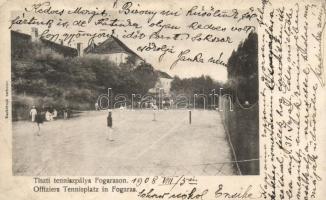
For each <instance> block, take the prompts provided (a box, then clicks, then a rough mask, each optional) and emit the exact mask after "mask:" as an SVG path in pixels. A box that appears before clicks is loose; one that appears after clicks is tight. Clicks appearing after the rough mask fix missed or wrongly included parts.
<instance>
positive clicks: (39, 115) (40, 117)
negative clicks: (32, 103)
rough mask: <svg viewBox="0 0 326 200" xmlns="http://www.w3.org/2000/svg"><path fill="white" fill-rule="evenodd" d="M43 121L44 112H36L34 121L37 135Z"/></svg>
mask: <svg viewBox="0 0 326 200" xmlns="http://www.w3.org/2000/svg"><path fill="white" fill-rule="evenodd" d="M43 121H44V113H43V112H42V111H41V112H37V114H36V116H35V122H36V123H37V127H38V131H37V135H38V136H40V132H41V126H40V125H41V124H43Z"/></svg>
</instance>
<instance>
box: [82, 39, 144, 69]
mask: <svg viewBox="0 0 326 200" xmlns="http://www.w3.org/2000/svg"><path fill="white" fill-rule="evenodd" d="M84 53H85V54H89V55H92V56H95V57H99V58H101V59H103V58H104V59H108V60H110V61H111V62H114V63H115V64H116V65H120V64H123V63H126V62H127V60H128V57H131V58H133V65H134V66H137V65H139V64H140V63H141V62H143V61H144V60H143V59H142V58H141V57H140V56H138V55H137V54H136V53H135V52H134V51H132V50H131V49H130V48H129V47H127V46H126V45H125V44H124V43H123V42H121V41H120V40H119V39H118V38H116V37H114V36H111V37H110V38H108V39H106V40H105V41H104V42H102V43H99V44H95V43H94V42H91V43H90V45H88V47H86V48H85V50H84Z"/></svg>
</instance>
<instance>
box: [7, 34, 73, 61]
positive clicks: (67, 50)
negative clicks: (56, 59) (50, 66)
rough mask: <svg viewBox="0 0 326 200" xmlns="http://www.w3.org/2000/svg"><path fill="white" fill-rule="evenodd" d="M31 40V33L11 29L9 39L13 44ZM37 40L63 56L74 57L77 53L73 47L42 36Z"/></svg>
mask: <svg viewBox="0 0 326 200" xmlns="http://www.w3.org/2000/svg"><path fill="white" fill-rule="evenodd" d="M31 40H32V37H31V35H28V34H25V33H21V32H18V31H14V30H11V41H12V45H13V46H14V45H15V44H16V43H19V42H28V41H31ZM39 41H40V42H42V44H44V45H45V46H46V47H48V48H50V49H52V50H54V51H56V52H57V53H60V54H62V55H63V56H71V57H75V56H77V55H78V52H77V49H75V48H72V47H68V46H65V45H62V44H58V43H55V42H52V41H50V40H46V39H44V38H40V39H39Z"/></svg>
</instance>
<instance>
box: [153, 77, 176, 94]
mask: <svg viewBox="0 0 326 200" xmlns="http://www.w3.org/2000/svg"><path fill="white" fill-rule="evenodd" d="M172 80H173V79H169V78H159V79H158V82H157V83H156V85H155V87H156V88H163V90H164V93H166V94H169V93H170V88H171V82H172Z"/></svg>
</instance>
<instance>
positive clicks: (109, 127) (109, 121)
mask: <svg viewBox="0 0 326 200" xmlns="http://www.w3.org/2000/svg"><path fill="white" fill-rule="evenodd" d="M106 121H107V132H108V138H107V139H108V140H110V141H113V129H112V112H111V110H109V114H108V117H107V119H106Z"/></svg>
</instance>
